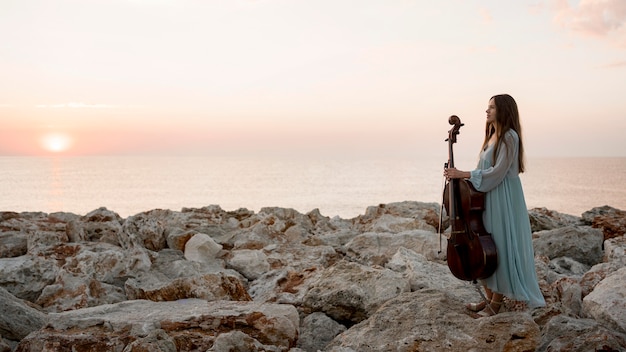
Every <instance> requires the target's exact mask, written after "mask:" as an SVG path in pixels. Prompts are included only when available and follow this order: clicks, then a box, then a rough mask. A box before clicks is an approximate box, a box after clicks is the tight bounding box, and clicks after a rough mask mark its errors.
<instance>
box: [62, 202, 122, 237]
mask: <svg viewBox="0 0 626 352" xmlns="http://www.w3.org/2000/svg"><path fill="white" fill-rule="evenodd" d="M123 222H124V221H123V219H122V218H121V217H120V216H119V215H118V214H117V213H116V212H113V211H110V210H108V209H107V208H99V209H96V210H94V211H92V212H90V213H88V214H87V215H85V216H83V217H81V218H79V219H75V220H71V221H69V222H68V223H67V236H68V240H69V241H70V242H84V241H91V242H95V241H102V242H105V243H110V244H112V245H116V246H119V242H118V238H119V236H120V232H121V231H122V223H123Z"/></svg>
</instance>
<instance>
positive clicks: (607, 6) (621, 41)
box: [554, 0, 626, 49]
mask: <svg viewBox="0 0 626 352" xmlns="http://www.w3.org/2000/svg"><path fill="white" fill-rule="evenodd" d="M554 4H555V7H554V9H555V10H556V15H555V17H554V21H555V22H556V23H557V24H558V25H560V26H562V27H563V28H566V29H568V30H571V31H573V32H574V33H577V34H580V35H583V36H588V37H595V38H601V39H603V40H607V41H609V42H610V43H611V44H613V45H616V46H618V47H620V48H624V49H626V1H624V0H580V2H579V3H578V4H577V5H574V6H570V5H569V2H568V1H567V0H557V1H555V2H554Z"/></svg>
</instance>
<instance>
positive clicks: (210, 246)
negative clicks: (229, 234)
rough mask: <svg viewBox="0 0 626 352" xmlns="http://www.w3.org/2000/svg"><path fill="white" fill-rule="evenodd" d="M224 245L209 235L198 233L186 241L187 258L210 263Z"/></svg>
mask: <svg viewBox="0 0 626 352" xmlns="http://www.w3.org/2000/svg"><path fill="white" fill-rule="evenodd" d="M221 250H222V246H221V245H220V244H218V243H216V242H215V241H214V240H213V239H212V238H211V237H210V236H209V235H205V234H203V233H196V234H195V235H193V236H192V237H191V238H190V239H189V241H187V243H185V258H187V260H192V261H196V262H203V263H210V262H212V261H214V260H215V257H216V255H217V253H219V251H221Z"/></svg>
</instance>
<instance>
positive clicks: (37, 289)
mask: <svg viewBox="0 0 626 352" xmlns="http://www.w3.org/2000/svg"><path fill="white" fill-rule="evenodd" d="M59 248H60V250H59V251H58V252H61V251H62V248H63V246H57V247H54V248H53V249H52V252H53V253H54V252H55V251H54V250H55V249H59ZM58 252H57V253H58ZM58 272H59V266H58V264H57V262H56V260H49V259H47V258H46V257H45V256H32V255H30V254H27V255H22V256H19V257H15V258H0V286H2V287H3V288H5V289H6V290H7V291H9V292H10V293H11V294H12V295H14V296H15V297H18V298H21V299H24V300H27V301H30V302H35V301H36V300H37V297H39V295H40V294H41V291H43V289H44V288H45V287H46V286H48V285H49V284H52V283H53V282H54V280H55V279H56V276H57V273H58Z"/></svg>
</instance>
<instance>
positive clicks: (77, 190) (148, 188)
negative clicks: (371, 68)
mask: <svg viewBox="0 0 626 352" xmlns="http://www.w3.org/2000/svg"><path fill="white" fill-rule="evenodd" d="M455 164H456V166H457V167H458V168H459V169H465V170H468V169H471V168H473V166H474V164H475V162H474V161H473V160H464V161H462V162H459V161H457V162H456V163H455ZM442 175H443V162H442V160H437V159H436V158H429V157H397V156H394V157H356V158H321V157H320V158H314V157H313V158H312V157H304V156H290V157H284V156H280V157H267V156H261V157H260V156H254V157H243V156H223V157H221V156H220V157H215V156H193V157H192V156H189V157H180V156H178V157H174V156H158V157H157V156H89V157H62V156H54V157H21V156H20V157H17V156H3V157H0V211H13V212H44V213H55V212H70V213H74V214H78V215H85V214H87V213H89V212H91V211H92V210H95V209H98V208H100V207H105V208H107V209H109V210H112V211H114V212H116V213H118V214H119V215H120V216H121V217H123V218H126V217H129V216H132V215H136V214H138V213H141V212H144V211H149V210H152V209H170V210H174V211H181V210H182V209H183V208H201V207H205V206H209V205H218V206H220V207H221V208H222V209H224V210H226V211H232V210H237V209H240V208H246V209H248V210H252V211H255V212H258V211H260V210H261V209H262V208H264V207H281V208H292V209H295V210H297V211H298V212H300V213H303V214H304V213H308V212H309V211H312V210H314V209H318V210H319V211H320V212H321V214H322V215H324V216H329V217H335V216H338V217H340V218H344V219H350V218H354V217H356V216H358V215H361V214H364V213H365V211H366V209H367V208H368V207H369V206H377V205H379V204H388V203H393V202H402V201H419V202H436V203H438V204H440V203H441V200H442V190H443V186H444V180H443V176H442ZM521 178H522V185H523V187H524V192H525V197H526V204H527V207H528V208H529V209H531V208H536V207H541V208H547V209H549V210H553V211H557V212H560V213H564V214H570V215H575V216H580V215H581V214H582V213H583V212H585V211H588V210H591V209H592V208H594V207H599V206H604V205H609V206H611V207H614V208H618V209H622V210H626V187H625V185H626V158H531V159H528V160H527V172H525V173H524V174H522V175H521Z"/></svg>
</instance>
